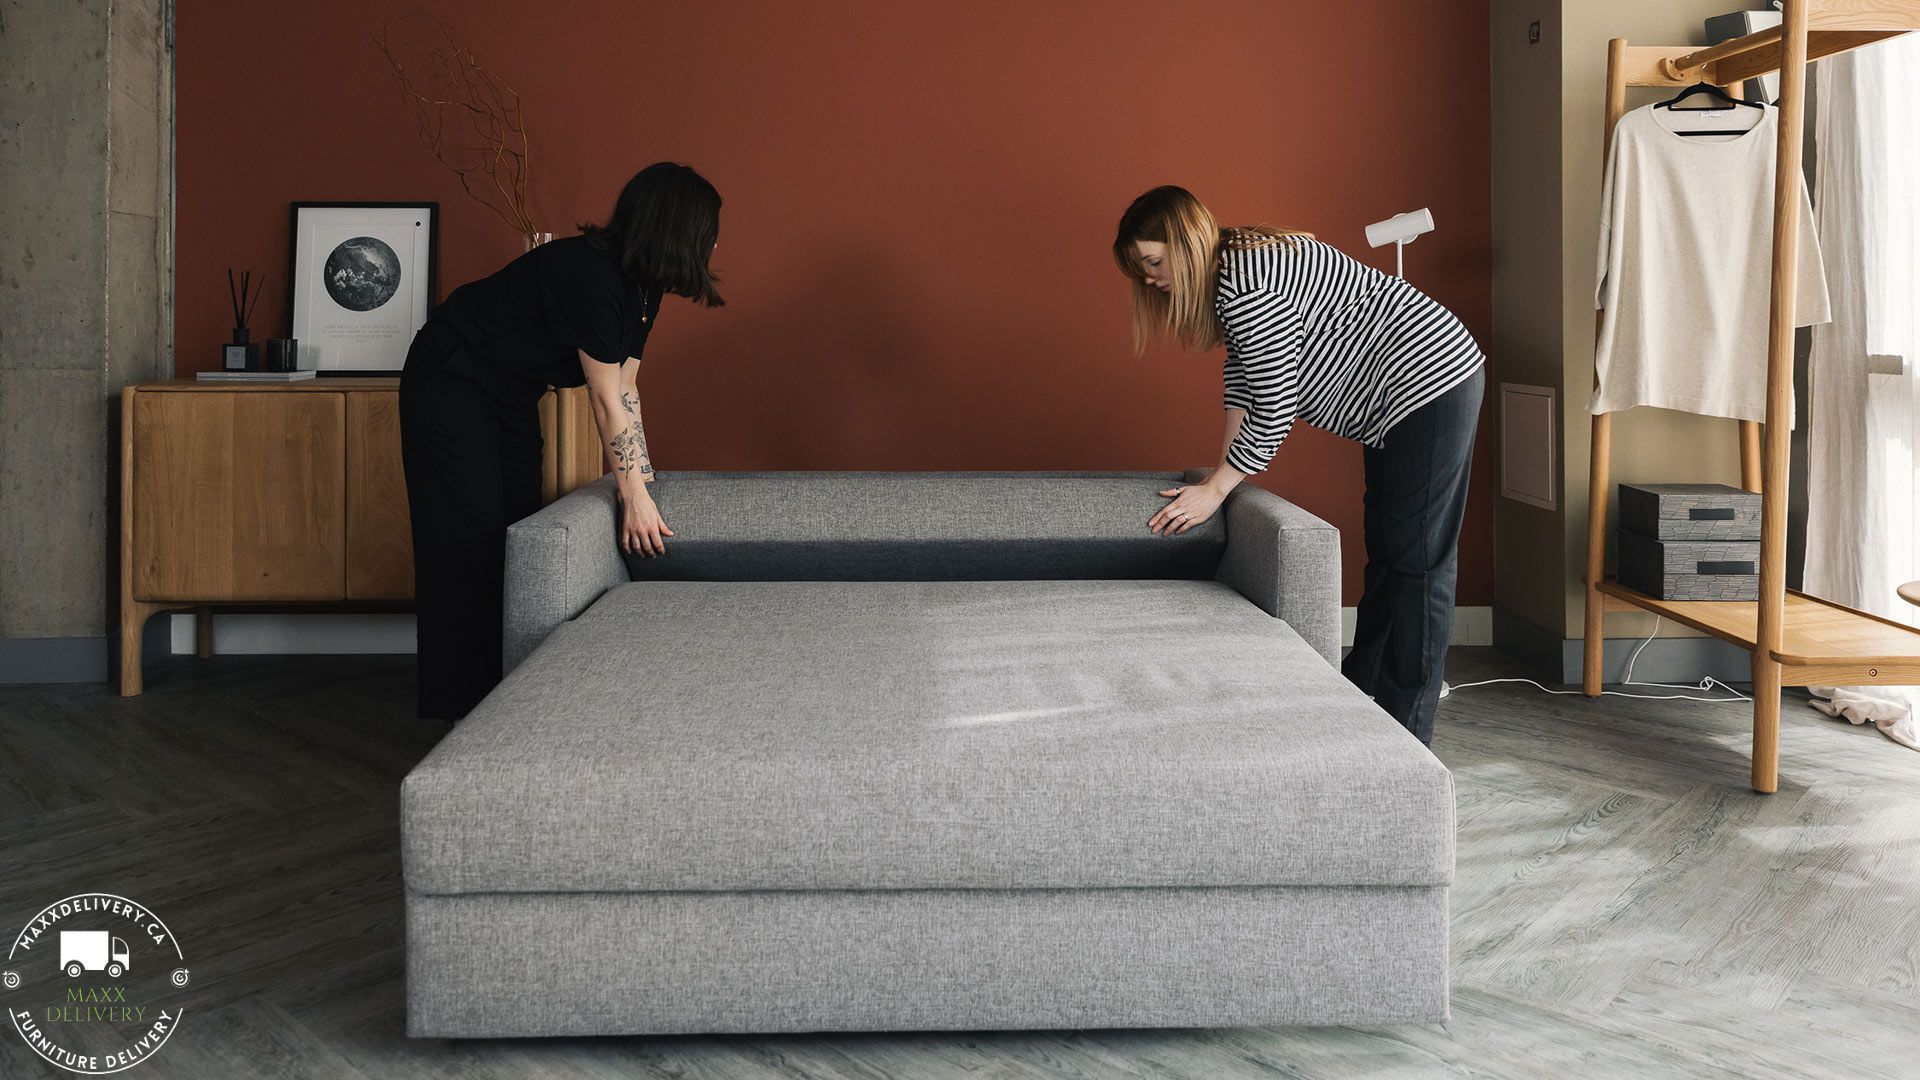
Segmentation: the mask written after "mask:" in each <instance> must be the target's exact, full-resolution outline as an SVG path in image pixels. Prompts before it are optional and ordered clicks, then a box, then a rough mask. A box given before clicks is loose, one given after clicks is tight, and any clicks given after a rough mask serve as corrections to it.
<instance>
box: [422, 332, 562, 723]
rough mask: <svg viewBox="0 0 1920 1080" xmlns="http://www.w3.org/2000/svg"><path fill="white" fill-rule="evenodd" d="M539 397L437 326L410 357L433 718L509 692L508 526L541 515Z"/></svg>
mask: <svg viewBox="0 0 1920 1080" xmlns="http://www.w3.org/2000/svg"><path fill="white" fill-rule="evenodd" d="M539 394H540V388H536V387H529V386H526V385H517V384H515V383H511V382H509V381H507V380H506V379H505V378H497V377H492V376H490V375H489V374H488V372H487V367H486V365H485V363H484V362H481V361H479V359H478V358H477V357H474V356H473V355H472V354H471V353H469V352H467V351H466V346H465V343H464V342H462V341H461V339H460V336H459V335H458V334H457V333H456V332H454V331H453V330H451V329H450V328H448V327H446V326H444V325H442V324H438V323H435V322H434V321H433V320H431V319H429V320H428V322H427V325H426V326H424V327H422V328H421V330H420V333H419V334H418V335H416V336H415V337H414V340H413V345H412V347H411V348H410V349H409V350H408V352H407V366H406V369H405V370H404V371H403V372H402V373H401V375H400V454H401V460H402V464H403V465H404V467H405V470H406V476H407V501H408V504H409V506H410V510H411V513H412V518H413V581H414V595H415V598H416V600H417V604H418V610H419V616H418V626H419V630H418V651H419V714H420V715H421V716H423V717H433V718H437V719H444V720H448V721H452V720H458V719H460V718H461V717H463V716H465V715H466V714H467V712H468V711H469V710H471V709H472V708H473V707H474V705H476V704H478V703H479V701H480V699H481V698H483V697H485V696H486V694H487V691H489V690H491V689H493V688H494V686H495V685H497V684H498V683H499V682H500V674H501V660H500V649H501V588H502V583H503V581H504V579H505V576H506V544H507V526H508V525H511V524H513V523H514V522H516V521H518V520H520V519H521V518H523V517H526V516H527V515H528V514H531V513H533V512H534V511H536V510H538V509H540V449H541V436H540V411H539V410H540V396H539Z"/></svg>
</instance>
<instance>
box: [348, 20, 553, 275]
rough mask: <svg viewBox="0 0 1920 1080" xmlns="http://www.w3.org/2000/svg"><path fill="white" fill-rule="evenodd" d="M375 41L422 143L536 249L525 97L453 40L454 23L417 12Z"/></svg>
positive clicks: (375, 37)
mask: <svg viewBox="0 0 1920 1080" xmlns="http://www.w3.org/2000/svg"><path fill="white" fill-rule="evenodd" d="M373 41H374V44H375V45H376V46H378V47H379V49H380V52H381V54H382V55H384V56H385V57H386V58H387V63H389V64H391V65H392V67H393V78H394V81H395V82H397V83H399V84H400V89H401V92H402V93H404V94H405V95H406V98H407V102H408V104H409V105H411V106H412V107H413V112H414V119H415V120H416V122H417V123H418V125H419V129H420V138H421V140H422V141H423V142H425V143H426V144H427V148H428V149H429V150H431V151H433V156H434V157H436V158H438V159H439V160H440V163H441V164H442V165H445V166H446V167H447V168H448V169H450V170H452V171H453V173H454V175H456V176H458V177H459V178H460V184H461V186H462V187H464V188H465V189H466V192H467V194H468V195H471V196H473V197H474V198H475V199H477V200H478V201H479V202H481V203H482V204H483V205H485V206H487V207H488V208H489V209H491V210H493V212H494V213H497V214H499V215H500V216H501V218H503V219H504V220H505V221H506V223H507V224H509V225H511V226H513V228H514V230H515V231H516V232H518V233H520V235H521V236H523V237H526V238H527V241H528V243H529V244H531V243H532V242H533V241H534V238H535V237H536V236H537V235H538V233H539V230H538V229H537V228H536V227H535V226H534V223H533V217H532V215H531V214H530V213H529V212H528V209H527V167H528V154H527V129H526V126H525V124H523V123H522V121H521V116H520V95H519V94H518V93H516V92H515V91H514V89H513V88H512V87H510V86H508V85H507V84H506V83H505V82H503V81H502V80H501V78H500V76H498V75H495V74H494V73H493V72H492V71H491V70H489V69H487V68H486V67H484V66H482V65H481V64H480V62H479V61H477V60H475V59H474V57H473V53H472V52H471V51H470V50H468V49H467V48H466V47H465V46H462V45H460V44H459V43H458V42H456V41H454V39H453V31H451V30H449V29H448V28H447V25H446V24H445V23H443V22H441V21H440V20H439V19H437V18H435V17H434V16H432V15H430V14H428V13H426V12H425V11H421V10H415V11H413V12H412V13H410V14H408V15H406V16H404V17H402V18H401V19H399V20H397V21H395V22H393V23H390V24H388V25H387V26H385V27H383V28H381V30H380V32H379V33H377V34H375V35H374V37H373Z"/></svg>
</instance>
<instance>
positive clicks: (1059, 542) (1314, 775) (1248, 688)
mask: <svg viewBox="0 0 1920 1080" xmlns="http://www.w3.org/2000/svg"><path fill="white" fill-rule="evenodd" d="M1180 479H1181V478H1180V477H1179V476H1178V475H1170V474H1112V473H1105V474H1069V473H1052V474H1043V473H1018V474H925V473H919V474H915V473H895V474H887V473H874V474H851V473H775V474H745V473H734V474H728V473H684V474H663V475H662V476H661V478H660V479H659V481H658V482H657V483H656V484H655V486H654V493H655V498H656V500H657V501H658V502H659V504H660V506H661V509H662V512H663V514H664V515H665V517H666V519H667V521H668V522H669V523H670V524H671V526H672V527H673V529H674V530H675V532H676V533H677V537H676V539H674V540H673V541H671V542H670V543H669V553H668V554H667V556H666V557H665V558H661V559H654V560H638V559H635V560H631V562H630V561H629V560H625V559H623V558H622V557H621V556H620V554H619V552H618V551H617V549H616V546H615V532H614V522H615V503H614V497H613V491H612V488H611V486H610V481H608V480H605V479H603V480H601V481H600V482H598V483H595V484H593V485H590V486H588V487H586V488H583V489H581V490H579V491H576V492H574V493H572V494H570V495H568V496H567V497H565V498H563V499H560V500H558V501H557V502H555V503H554V504H553V505H551V506H549V507H547V508H546V509H544V510H542V511H541V512H540V513H538V514H535V515H534V516H532V517H530V518H528V519H526V520H524V521H522V522H520V523H519V524H517V525H515V526H514V527H513V528H512V530H511V531H510V533H509V536H508V569H507V582H506V585H507V621H508V633H507V641H506V657H507V664H508V667H509V668H510V672H509V674H508V676H507V678H506V680H505V681H504V682H503V683H502V684H501V685H500V686H499V687H498V688H497V689H496V690H495V691H494V692H493V693H492V694H491V695H489V696H488V697H487V699H486V700H485V701H484V702H482V703H481V705H480V706H479V707H478V708H477V709H476V710H475V711H474V712H473V713H472V714H471V715H470V716H469V717H468V718H467V720H465V721H464V722H463V723H461V724H460V725H459V726H458V727H457V728H456V729H455V730H454V731H453V732H452V733H450V734H449V735H448V736H447V737H446V739H445V740H443V741H442V742H441V743H440V745H439V746H438V747H436V748H435V749H434V750H433V752H432V753H431V754H429V755H428V756H427V758H426V759H425V760H423V761H422V762H421V763H420V764H419V766H418V767H416V768H415V769H414V770H413V772H412V773H411V774H410V775H409V776H408V777H407V778H406V780H405V782H404V784H403V786H402V792H401V829H402V841H403V844H402V848H403V856H404V865H405V879H406V909H407V910H406V922H407V1009H408V1030H409V1032H410V1033H411V1034H413V1035H416V1036H439V1037H479V1036H489V1037H490V1036H532V1035H606V1034H640V1033H670V1032H747V1031H755V1032H776V1031H821V1030H907V1029H936V1028H946V1029H988V1028H1063V1027H1066V1028H1079V1027H1131V1026H1217V1025H1268V1024H1378V1023H1394V1022H1414V1021H1436V1020H1442V1019H1444V1018H1446V1016H1447V886H1448V883H1449V881H1450V880H1451V876H1452V871H1453V789H1452V783H1451V779H1450V777H1449V776H1448V774H1447V772H1446V770H1445V769H1444V768H1443V767H1442V766H1441V765H1440V763H1439V762H1438V761H1437V760H1435V759H1434V757H1433V756H1432V755H1431V754H1429V753H1428V752H1427V750H1426V748H1424V747H1423V746H1421V745H1420V744H1419V742H1417V741H1416V740H1415V739H1414V738H1413V737H1412V736H1411V735H1409V734H1407V733H1406V732H1405V731H1404V730H1402V729H1401V728H1400V727H1399V726H1398V725H1397V724H1395V723H1394V722H1393V720H1392V719H1391V718H1389V717H1388V716H1386V715H1385V714H1384V713H1383V712H1381V711H1380V710H1379V709H1378V708H1377V707H1376V706H1375V705H1374V704H1373V703H1372V702H1371V701H1369V700H1368V699H1367V698H1366V697H1365V696H1363V695H1361V694H1360V693H1358V692H1357V691H1356V690H1355V689H1354V688H1353V687H1352V686H1351V685H1350V684H1348V683H1347V682H1346V681H1345V680H1343V679H1342V678H1341V676H1340V675H1339V673H1338V671H1337V670H1336V666H1335V665H1336V663H1337V659H1338V653H1339V625H1340V623H1339V550H1338V535H1337V533H1336V532H1335V531H1334V530H1333V529H1332V528H1331V527H1330V526H1328V525H1327V524H1325V523H1324V522H1322V521H1320V520H1318V519H1316V518H1314V517H1312V516H1311V515H1309V514H1307V513H1305V512H1303V511H1301V510H1299V509H1298V508H1296V507H1294V506H1292V505H1290V504H1288V503H1286V502H1285V501H1283V500H1281V499H1279V498H1277V497H1275V496H1273V495H1271V494H1269V493H1267V492H1265V491H1261V490H1259V489H1257V488H1254V487H1252V486H1251V485H1245V486H1243V487H1242V488H1241V490H1240V491H1239V492H1237V493H1236V494H1235V495H1234V496H1233V497H1232V498H1231V499H1230V500H1229V501H1228V503H1227V504H1226V506H1225V507H1224V508H1223V510H1222V512H1221V513H1220V514H1219V515H1217V516H1216V517H1215V519H1214V520H1213V521H1211V522H1209V523H1208V524H1207V525H1205V526H1204V527H1201V528H1197V529H1194V530H1192V531H1191V532H1189V533H1187V534H1186V535H1184V536H1179V537H1155V536H1152V535H1151V534H1149V533H1148V532H1147V530H1146V521H1147V518H1148V517H1149V516H1151V514H1152V513H1153V511H1154V509H1155V508H1156V507H1158V506H1159V505H1161V504H1162V503H1163V502H1164V500H1163V499H1161V498H1159V497H1158V496H1157V495H1156V494H1155V492H1156V490H1158V489H1160V488H1162V487H1165V486H1168V485H1169V484H1170V483H1174V482H1178V481H1179V480H1180Z"/></svg>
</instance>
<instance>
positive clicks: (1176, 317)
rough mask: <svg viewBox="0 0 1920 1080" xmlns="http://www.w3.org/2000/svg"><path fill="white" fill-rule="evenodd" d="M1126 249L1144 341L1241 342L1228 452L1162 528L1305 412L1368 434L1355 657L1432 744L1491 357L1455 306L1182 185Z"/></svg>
mask: <svg viewBox="0 0 1920 1080" xmlns="http://www.w3.org/2000/svg"><path fill="white" fill-rule="evenodd" d="M1113 257H1114V260H1115V261H1116V262H1118V263H1119V265H1120V269H1121V270H1122V271H1123V272H1124V273H1125V274H1126V275H1127V276H1128V277H1129V278H1130V279H1131V280H1132V282H1133V330H1134V346H1135V349H1136V350H1144V349H1145V348H1146V345H1147V343H1148V342H1149V341H1151V340H1152V339H1154V338H1155V337H1158V336H1162V335H1164V336H1168V337H1171V338H1173V339H1174V340H1175V341H1177V342H1179V343H1180V344H1181V345H1184V346H1186V347H1187V348H1189V349H1194V350H1196V351H1201V350H1207V349H1212V348H1213V347H1215V346H1217V345H1222V344H1224V345H1225V346H1226V347H1227V357H1226V366H1225V369H1224V372H1223V375H1224V378H1225V382H1226V393H1225V402H1226V436H1225V440H1224V442H1225V446H1224V448H1223V450H1222V453H1221V460H1220V464H1219V465H1217V466H1215V467H1214V469H1213V471H1212V473H1211V474H1210V475H1209V477H1208V478H1207V479H1206V480H1205V481H1203V482H1202V483H1198V484H1190V485H1187V486H1185V487H1178V488H1172V489H1169V490H1167V491H1163V492H1161V494H1162V495H1165V496H1168V497H1170V498H1171V499H1172V501H1171V502H1169V503H1168V504H1167V505H1166V506H1164V507H1162V508H1161V509H1160V512H1159V513H1157V514H1155V515H1154V517H1153V519H1152V520H1151V521H1150V522H1149V523H1148V525H1149V527H1150V528H1151V529H1152V530H1153V531H1154V532H1155V533H1180V532H1185V531H1187V530H1188V529H1190V528H1192V527H1193V526H1195V525H1198V524H1200V523H1201V522H1204V521H1206V520H1207V519H1208V518H1210V517H1212V516H1213V514H1214V512H1215V511H1216V510H1218V509H1219V508H1220V504H1221V502H1222V501H1224V500H1225V499H1226V497H1227V494H1228V493H1229V492H1231V491H1232V490H1233V489H1234V487H1235V486H1236V485H1237V484H1239V483H1240V482H1241V481H1242V480H1244V479H1246V478H1247V477H1248V476H1250V475H1252V474H1254V473H1258V472H1262V471H1264V470H1265V469H1266V467H1267V464H1268V463H1269V462H1270V461H1272V460H1273V456H1274V453H1275V452H1276V451H1277V450H1279V449H1280V444H1281V442H1282V441H1284V440H1285V439H1286V437H1287V432H1288V430H1289V429H1291V428H1292V426H1293V422H1294V420H1295V419H1300V420H1304V421H1306V422H1307V423H1309V424H1312V425H1313V426H1315V427H1318V428H1322V429H1324V430H1326V431H1330V432H1332V433H1334V434H1336V435H1342V436H1345V437H1347V438H1350V439H1354V440H1357V441H1359V442H1361V443H1364V444H1365V446H1366V449H1365V450H1364V451H1363V454H1364V457H1365V462H1366V484H1367V491H1366V498H1365V514H1364V519H1363V520H1364V525H1365V530H1366V549H1367V570H1366V577H1365V584H1364V587H1363V591H1362V594H1361V597H1360V606H1359V611H1358V613H1357V614H1358V619H1357V622H1356V624H1355V626H1354V640H1353V649H1352V650H1351V651H1350V652H1349V653H1348V654H1347V657H1346V660H1345V661H1344V662H1343V664H1342V665H1341V668H1342V671H1343V672H1344V673H1345V674H1346V676H1347V678H1348V679H1350V680H1352V681H1353V683H1354V684H1355V685H1357V686H1359V687H1360V689H1361V690H1363V691H1365V692H1366V693H1367V694H1369V695H1370V696H1372V697H1373V699H1374V700H1375V701H1376V702H1378V703H1379V704H1380V706H1381V707H1382V708H1384V709H1386V711H1387V712H1388V713H1390V714H1392V716H1393V718H1394V719H1396V720H1398V721H1400V723H1401V724H1403V725H1405V727H1406V728H1407V730H1408V731H1411V732H1413V734H1414V735H1415V736H1417V737H1418V738H1419V739H1420V741H1421V742H1431V741H1432V738H1433V713H1434V705H1435V703H1436V702H1437V701H1438V700H1439V697H1440V686H1441V678H1442V676H1443V675H1444V674H1445V673H1446V650H1447V642H1448V639H1449V638H1450V637H1451V636H1452V632H1453V592H1454V579H1455V577H1456V569H1457V566H1458V562H1459V543H1460V523H1461V520H1462V519H1463V517H1464V516H1465V513H1466V505H1467V471H1468V466H1469V464H1470V462H1471V460H1472V455H1473V436H1474V430H1475V428H1476V427H1477V426H1478V423H1479V417H1480V396H1481V393H1482V391H1483V389H1484V385H1485V379H1486V376H1485V374H1484V373H1483V370H1482V369H1483V366H1484V362H1485V358H1484V357H1483V356H1482V355H1481V352H1480V348H1479V346H1478V345H1476V344H1475V343H1474V340H1473V337H1472V335H1470V334H1469V333H1467V330H1466V328H1465V327H1464V326H1462V325H1460V321H1459V320H1458V319H1456V318H1454V316H1453V314H1452V313H1451V312H1449V311H1448V310H1447V309H1446V308H1444V307H1442V306H1441V305H1440V304H1438V303H1436V302H1435V301H1434V300H1433V299H1432V298H1430V297H1428V296H1426V295H1425V294H1424V293H1422V292H1420V291H1419V290H1418V289H1415V288H1414V287H1413V286H1412V285H1409V284H1407V282H1406V281H1404V280H1402V279H1400V278H1397V277H1394V276H1393V275H1391V274H1387V273H1383V272H1381V271H1379V270H1375V269H1373V268H1372V267H1370V266H1366V265H1365V264H1362V263H1359V262H1356V261H1355V260H1353V259H1351V258H1348V257H1347V256H1346V255H1344V254H1342V253H1341V252H1340V251H1338V250H1337V249H1335V248H1333V247H1330V246H1328V245H1326V244H1323V243H1321V242H1319V241H1317V240H1315V239H1314V238H1313V234H1311V233H1304V232H1299V231H1296V230H1292V229H1276V228H1271V227H1267V226H1255V227H1245V228H1227V229H1222V228H1220V227H1219V226H1218V225H1217V224H1215V222H1214V218H1213V215H1212V214H1211V213H1209V212H1208V211H1207V208H1206V207H1205V206H1204V205H1202V204H1201V202H1200V200H1199V199H1196V198H1194V196H1193V194H1192V193H1191V192H1188V191H1187V190H1186V189H1184V188H1179V187H1171V186H1169V187H1158V188H1154V189H1153V190H1152V191H1149V192H1147V193H1146V194H1145V195H1142V196H1140V197H1139V198H1138V199H1135V200H1134V201H1133V205H1131V206H1129V207H1127V212H1126V213H1125V214H1124V215H1122V216H1121V218H1120V228H1119V232H1118V235H1117V236H1115V238H1114V242H1113Z"/></svg>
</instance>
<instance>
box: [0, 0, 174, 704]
mask: <svg viewBox="0 0 1920 1080" xmlns="http://www.w3.org/2000/svg"><path fill="white" fill-rule="evenodd" d="M168 21H169V4H168V0H113V2H109V0H70V2H63V3H49V2H46V0H24V2H23V0H6V2H5V3H4V4H3V5H0V192H4V198H0V678H4V679H7V680H9V681H26V680H29V679H34V678H36V677H38V678H45V679H49V680H53V679H74V678H89V679H105V678H106V677H107V670H108V667H107V645H106V642H107V640H108V633H107V631H108V629H109V625H110V624H109V618H110V616H111V614H112V613H113V611H114V609H115V608H116V607H117V589H118V581H117V576H116V573H117V565H118V554H117V553H118V548H117V540H118V537H117V531H116V518H115V516H114V514H113V512H112V511H113V507H114V501H115V499H116V497H117V496H116V489H115V488H114V486H113V485H114V478H115V477H114V472H113V463H114V461H115V460H116V457H115V454H116V443H115V440H114V435H115V419H114V415H113V412H112V409H113V403H114V402H115V400H116V399H117V394H118V391H119V388H120V386H121V385H122V384H124V383H126V382H129V381H135V380H140V379H147V378H153V377H156V376H159V375H161V374H163V373H166V372H168V371H171V369H172V357H171V351H170V350H171V346H170V344H169V343H170V342H171V341H172V330H171V326H170V324H169V320H170V318H171V315H170V312H171V297H170V296H169V288H170V286H169V280H170V277H171V273H170V269H169V268H170V266H171V261H172V255H171V244H172V210H171V201H172V194H171V192H172V111H173V103H172V83H173V71H172V56H171V49H170V44H169V42H168V40H167V24H168Z"/></svg>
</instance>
